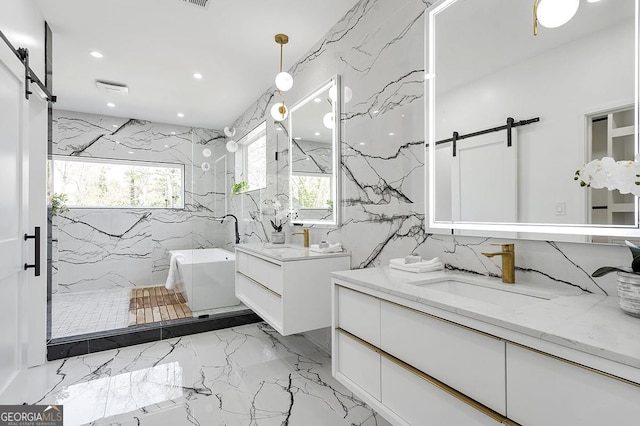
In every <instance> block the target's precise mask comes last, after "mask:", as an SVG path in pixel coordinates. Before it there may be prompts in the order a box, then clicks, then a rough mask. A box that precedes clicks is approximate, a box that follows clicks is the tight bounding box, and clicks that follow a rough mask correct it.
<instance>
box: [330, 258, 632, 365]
mask: <svg viewBox="0 0 640 426" xmlns="http://www.w3.org/2000/svg"><path fill="white" fill-rule="evenodd" d="M333 276H334V277H335V278H337V279H342V280H346V281H350V282H352V283H355V284H359V285H361V286H363V287H366V288H370V289H373V290H377V291H380V292H384V293H387V294H391V295H395V296H398V297H402V298H405V299H408V300H412V301H415V302H418V303H422V304H425V305H428V306H432V307H435V308H439V309H442V310H445V311H449V312H453V313H456V314H459V315H463V316H465V317H468V318H471V319H475V320H479V321H483V322H485V323H489V324H492V325H495V326H498V327H501V328H504V329H507V330H511V331H515V332H518V333H522V334H525V335H528V336H531V337H535V338H538V339H541V340H545V341H548V342H552V343H555V344H559V345H562V346H565V347H569V348H572V349H576V350H579V351H582V352H586V353H589V354H592V355H596V356H599V357H602V358H605V359H609V360H612V361H616V362H619V363H622V364H626V365H629V366H632V367H635V368H640V318H635V317H632V316H630V315H627V314H625V313H624V312H622V311H621V310H620V309H619V308H618V305H617V298H616V297H607V296H601V295H595V294H589V293H584V292H582V291H580V290H579V289H573V288H571V287H567V288H566V289H564V288H557V287H551V286H544V285H540V284H527V283H516V284H514V285H510V284H503V283H502V282H501V281H500V279H497V278H488V277H484V276H483V277H475V276H473V275H468V274H460V273H454V272H448V271H439V272H428V273H423V274H414V273H411V272H404V271H398V270H395V269H390V268H388V267H379V268H367V269H356V270H352V271H341V272H334V273H333ZM454 277H455V278H456V280H461V281H463V282H466V283H469V284H478V285H482V286H485V287H490V288H494V289H495V290H503V291H504V290H505V286H507V285H508V286H509V287H508V290H509V292H512V291H513V292H518V293H521V294H525V295H529V296H533V297H532V298H527V297H524V298H522V299H525V303H524V304H522V305H521V306H517V305H518V303H515V304H514V305H513V306H509V303H508V302H505V303H503V305H502V306H500V304H494V303H492V302H491V301H487V302H483V301H480V300H478V299H474V298H470V297H463V296H458V295H455V294H452V293H449V292H444V291H438V290H434V289H430V288H429V284H435V283H437V282H441V281H442V280H443V279H450V278H454ZM489 292H491V291H489ZM494 294H497V293H495V292H494ZM515 298H516V299H518V297H517V296H516V297H515ZM537 298H539V299H537ZM526 299H531V301H530V302H529V301H527V300H526ZM545 299H548V300H545ZM488 300H490V299H488Z"/></svg>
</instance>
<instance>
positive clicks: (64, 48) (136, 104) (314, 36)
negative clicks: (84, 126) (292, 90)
mask: <svg viewBox="0 0 640 426" xmlns="http://www.w3.org/2000/svg"><path fill="white" fill-rule="evenodd" d="M35 1H36V3H37V5H38V7H39V8H40V10H41V11H42V14H43V16H44V18H45V20H46V21H47V22H48V23H49V26H50V27H51V29H52V31H53V41H54V47H53V66H54V68H53V82H54V94H55V95H57V96H58V103H57V104H56V108H59V109H67V110H73V111H82V112H89V113H95V114H105V115H111V116H118V117H127V118H138V119H144V120H151V121H158V122H162V123H171V124H182V125H187V126H196V127H206V128H214V129H221V128H223V127H224V126H228V125H230V124H231V123H232V121H233V120H235V119H236V118H237V117H238V116H239V115H240V114H242V113H243V112H244V111H245V110H246V109H247V108H248V107H249V106H250V105H251V103H252V102H254V101H255V100H256V99H257V98H258V96H259V95H260V94H262V93H263V92H264V91H265V90H267V89H268V88H269V87H270V86H271V85H272V84H273V79H274V77H275V75H276V74H277V72H278V67H279V60H280V56H279V55H280V49H279V45H277V44H276V43H275V41H274V35H275V34H277V33H285V34H288V35H289V43H288V44H287V45H285V47H284V68H285V69H288V68H289V67H290V66H292V65H293V64H294V63H295V62H296V60H297V59H299V58H300V57H302V55H304V54H305V53H306V52H307V51H308V50H309V49H310V48H311V47H313V45H314V44H315V43H317V42H318V41H319V40H320V39H321V38H322V37H323V36H324V35H325V34H326V33H327V31H328V30H329V29H331V27H332V26H333V25H334V24H335V23H336V22H338V20H339V19H341V18H342V17H343V16H344V15H345V13H346V12H347V11H348V10H349V9H350V8H351V7H353V5H354V4H355V3H357V0H322V1H317V0H279V1H272V0H241V1H240V0H235V1H232V0H209V4H208V6H207V8H206V9H202V8H200V7H197V6H193V5H190V4H188V3H185V2H184V1H183V0H135V1H132V0H108V1H105V0H35ZM91 50H98V51H100V52H102V53H103V54H104V58H102V59H95V58H93V57H91V56H90V55H89V51H91ZM194 72H199V73H202V74H203V76H204V78H203V79H201V80H196V79H194V78H193V77H192V74H193V73H194ZM95 80H107V81H111V82H115V83H121V84H125V85H127V86H128V87H129V94H128V95H113V94H108V93H105V92H104V91H101V90H99V89H98V88H96V86H95ZM294 84H295V83H294ZM108 102H112V103H114V104H115V105H116V106H115V107H114V108H110V107H108V106H107V103H108ZM178 112H181V113H183V114H184V115H185V116H184V118H179V117H178V116H177V113H178Z"/></svg>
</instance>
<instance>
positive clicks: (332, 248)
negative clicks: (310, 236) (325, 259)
mask: <svg viewBox="0 0 640 426" xmlns="http://www.w3.org/2000/svg"><path fill="white" fill-rule="evenodd" d="M309 250H311V251H314V252H316V253H340V252H341V251H342V243H335V244H329V247H320V246H319V245H318V244H311V245H310V246H309Z"/></svg>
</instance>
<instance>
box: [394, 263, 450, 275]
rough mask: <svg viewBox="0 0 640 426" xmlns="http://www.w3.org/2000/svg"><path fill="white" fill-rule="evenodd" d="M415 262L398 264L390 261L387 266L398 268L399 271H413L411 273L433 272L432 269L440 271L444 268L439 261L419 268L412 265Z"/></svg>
mask: <svg viewBox="0 0 640 426" xmlns="http://www.w3.org/2000/svg"><path fill="white" fill-rule="evenodd" d="M413 265H415V264H411V265H398V264H395V263H390V264H389V267H390V268H393V269H399V270H401V271H407V272H413V273H422V272H434V271H442V270H443V269H444V265H443V264H442V263H441V262H438V263H434V264H432V265H429V266H422V267H419V268H416V267H413Z"/></svg>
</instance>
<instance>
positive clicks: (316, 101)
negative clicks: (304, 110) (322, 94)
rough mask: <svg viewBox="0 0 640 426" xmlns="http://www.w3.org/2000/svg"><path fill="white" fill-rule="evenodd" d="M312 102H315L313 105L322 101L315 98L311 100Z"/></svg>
mask: <svg viewBox="0 0 640 426" xmlns="http://www.w3.org/2000/svg"><path fill="white" fill-rule="evenodd" d="M313 102H315V103H320V102H322V99H320V98H315V99H314V100H313Z"/></svg>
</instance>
